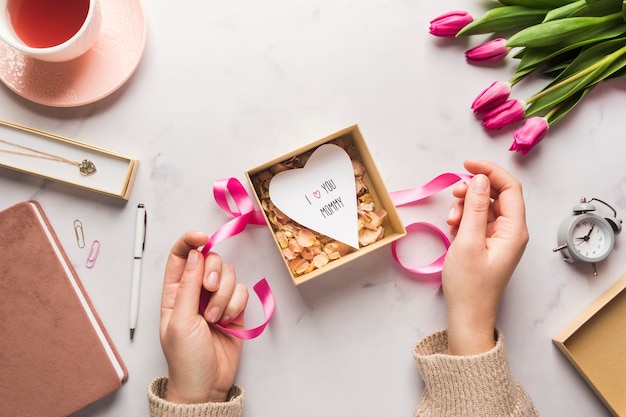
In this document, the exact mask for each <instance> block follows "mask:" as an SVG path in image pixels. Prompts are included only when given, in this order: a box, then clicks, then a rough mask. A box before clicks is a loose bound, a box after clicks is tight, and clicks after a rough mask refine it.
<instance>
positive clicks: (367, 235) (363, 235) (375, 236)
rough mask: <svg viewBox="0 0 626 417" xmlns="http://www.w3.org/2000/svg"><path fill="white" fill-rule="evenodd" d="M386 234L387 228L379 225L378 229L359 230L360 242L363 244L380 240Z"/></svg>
mask: <svg viewBox="0 0 626 417" xmlns="http://www.w3.org/2000/svg"><path fill="white" fill-rule="evenodd" d="M384 236H385V229H383V228H382V227H379V228H378V229H376V230H370V229H361V230H359V243H360V244H361V246H367V245H371V244H372V243H375V242H378V241H379V240H380V239H382V238H383V237H384Z"/></svg>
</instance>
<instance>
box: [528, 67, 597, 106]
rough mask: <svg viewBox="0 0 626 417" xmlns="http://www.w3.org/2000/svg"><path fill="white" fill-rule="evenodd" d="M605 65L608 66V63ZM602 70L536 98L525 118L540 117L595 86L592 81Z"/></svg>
mask: <svg viewBox="0 0 626 417" xmlns="http://www.w3.org/2000/svg"><path fill="white" fill-rule="evenodd" d="M605 65H606V66H608V63H607V64H605ZM603 70H604V68H598V69H596V71H597V72H596V71H593V72H591V73H589V74H587V75H585V76H582V77H580V78H578V79H576V80H574V81H572V82H569V83H567V84H564V85H562V86H561V87H559V88H557V89H554V90H552V91H551V92H549V93H547V94H545V95H544V96H542V97H540V98H538V99H537V100H536V101H534V102H532V103H530V105H529V106H528V108H527V110H526V113H525V116H526V117H532V116H537V115H540V114H542V113H545V112H546V111H548V110H550V109H552V108H554V107H556V106H557V105H559V104H560V103H563V102H564V101H565V100H567V99H569V98H570V97H572V96H573V95H574V94H576V93H577V92H579V91H581V90H584V89H585V88H587V87H589V86H590V85H593V84H595V83H596V82H595V81H594V80H595V79H596V78H597V75H598V73H601V72H603Z"/></svg>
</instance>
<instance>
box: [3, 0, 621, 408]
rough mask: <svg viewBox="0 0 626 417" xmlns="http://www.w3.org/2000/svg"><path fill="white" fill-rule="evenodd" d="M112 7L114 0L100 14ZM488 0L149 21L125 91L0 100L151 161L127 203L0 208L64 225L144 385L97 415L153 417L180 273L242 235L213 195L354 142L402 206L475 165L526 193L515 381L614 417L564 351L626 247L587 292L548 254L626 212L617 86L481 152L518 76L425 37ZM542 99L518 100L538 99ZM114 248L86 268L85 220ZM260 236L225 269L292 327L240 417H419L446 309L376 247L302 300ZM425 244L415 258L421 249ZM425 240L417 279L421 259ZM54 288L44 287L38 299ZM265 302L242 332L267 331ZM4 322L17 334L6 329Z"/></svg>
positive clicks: (50, 189)
mask: <svg viewBox="0 0 626 417" xmlns="http://www.w3.org/2000/svg"><path fill="white" fill-rule="evenodd" d="M104 1H106V0H104ZM482 7H483V4H482V2H479V1H473V2H463V1H460V0H441V1H437V2H426V1H419V0H404V1H390V0H365V1H361V2H354V1H349V0H309V1H300V2H292V1H286V0H270V1H266V2H258V1H251V0H241V1H237V2H219V3H218V2H193V3H190V2H178V3H176V5H174V3H171V2H170V3H166V2H162V1H161V2H159V1H153V2H146V4H145V10H146V15H147V19H148V42H147V47H146V50H145V55H144V57H143V60H142V62H141V64H140V66H139V68H138V70H137V71H136V73H135V74H134V76H133V77H132V78H131V79H130V80H129V82H128V83H127V84H126V85H125V86H124V87H123V88H121V89H120V90H119V91H117V92H116V93H114V94H113V95H112V96H110V97H108V98H106V99H104V100H101V101H99V102H97V103H95V104H92V105H87V106H84V107H80V108H71V109H58V108H50V107H44V106H40V105H37V104H33V103H31V102H28V101H26V100H24V99H22V98H20V97H19V96H17V95H15V94H14V93H13V92H11V91H10V90H9V89H7V88H4V87H2V88H0V108H1V109H2V111H1V113H2V114H1V118H2V119H5V120H9V121H12V122H16V123H21V124H25V125H29V126H31V127H35V128H38V129H42V130H47V131H51V132H53V133H57V134H60V135H63V136H68V137H71V138H75V139H78V140H82V141H84V142H87V143H90V144H93V145H97V146H101V147H104V148H107V149H111V150H114V151H117V152H120V153H123V154H128V155H131V156H134V157H136V158H138V159H140V161H141V165H140V168H139V172H138V175H137V179H136V182H135V186H134V189H133V192H132V195H131V197H130V200H129V201H128V202H127V203H123V202H121V201H118V200H114V199H110V198H107V197H103V196H99V195H97V194H94V193H90V192H85V191H80V190H77V189H74V188H72V187H68V186H66V185H62V184H58V183H55V182H49V181H43V180H41V179H38V178H35V177H31V176H27V175H23V174H18V173H16V172H13V171H9V170H4V169H0V190H1V191H0V206H1V207H3V208H4V207H8V206H9V205H12V204H14V203H17V202H19V201H22V200H26V199H36V200H38V201H39V202H40V203H41V204H42V205H43V207H44V209H45V210H46V212H47V213H48V215H49V217H50V218H51V221H52V223H53V225H54V227H55V228H56V230H57V232H58V234H59V236H60V238H61V240H62V242H63V244H64V245H65V247H66V249H67V251H68V254H69V256H70V258H71V260H72V262H73V264H74V265H75V267H76V269H77V271H78V273H79V275H80V276H81V278H82V280H83V283H84V285H85V287H86V288H87V290H88V292H89V295H90V296H91V298H92V299H93V301H94V303H95V305H96V308H97V309H98V311H99V313H100V315H101V317H102V319H103V321H104V323H105V325H106V326H107V328H108V330H109V332H110V334H111V336H112V337H113V339H114V341H115V343H116V345H117V347H118V348H119V350H120V352H121V354H122V356H123V358H124V360H125V362H126V364H127V366H128V369H129V372H130V379H129V380H128V382H127V383H126V384H125V385H124V386H123V387H122V388H121V389H120V390H119V391H118V392H117V393H116V394H114V395H113V396H111V397H109V398H106V399H104V400H102V401H100V402H98V403H97V404H95V405H93V406H91V407H89V408H87V409H85V410H83V411H82V412H80V413H78V414H77V415H80V416H82V417H87V416H89V417H96V416H98V417H105V416H106V417H119V416H147V415H148V408H147V401H146V394H145V393H146V388H147V385H148V383H149V382H150V380H151V379H152V378H154V377H156V376H159V375H162V374H164V373H165V372H166V365H165V361H164V358H163V356H162V353H161V349H160V345H159V341H158V334H157V329H158V319H159V297H160V292H161V281H162V271H163V267H164V263H165V259H166V255H167V253H168V250H169V248H170V246H171V244H172V243H173V242H174V240H175V239H176V238H177V237H178V236H179V235H180V234H181V233H182V232H184V231H185V230H187V229H200V230H203V231H205V232H207V233H212V232H213V231H214V230H215V229H216V228H217V227H219V226H220V225H221V224H223V223H224V222H225V221H226V220H228V217H227V216H226V214H225V213H223V212H222V211H221V210H220V209H219V208H218V207H217V206H216V204H215V203H214V201H213V198H212V193H211V187H212V183H213V181H214V180H216V179H218V178H222V177H228V176H234V177H237V178H239V179H240V180H242V181H245V177H244V172H245V171H246V170H247V169H250V168H252V167H255V166H257V165H260V164H262V163H264V162H266V161H268V160H270V159H273V158H275V157H276V156H278V155H281V154H283V153H286V152H289V151H291V150H293V149H295V148H297V147H300V146H303V145H305V144H307V143H308V142H312V141H313V140H316V139H318V138H320V137H323V136H326V135H328V134H330V133H333V132H335V131H337V130H339V129H342V128H344V127H346V126H349V125H351V124H354V123H358V124H359V125H360V127H361V130H362V133H363V135H364V136H365V138H366V140H367V142H368V145H369V147H370V149H371V151H372V153H373V156H374V159H375V161H376V162H377V164H378V167H379V169H380V171H381V173H382V175H383V178H384V180H385V182H386V184H387V186H388V188H389V190H400V189H404V188H409V187H416V186H419V185H422V184H423V183H425V182H426V181H427V180H429V179H431V178H432V177H434V176H435V175H437V174H439V173H441V172H444V171H454V172H462V161H463V159H465V158H469V157H471V158H484V159H489V160H492V161H494V162H497V163H499V164H501V165H503V166H504V167H506V168H507V169H509V170H510V171H511V172H512V173H514V174H515V175H516V176H517V177H518V178H519V179H520V180H521V181H522V182H523V185H524V189H525V197H526V202H527V207H528V224H529V228H530V235H531V240H530V243H529V245H528V249H527V251H526V254H525V256H524V258H523V259H522V262H521V264H520V266H519V268H518V269H517V272H516V273H515V276H514V278H513V280H512V282H511V284H510V286H509V287H508V289H507V291H506V294H505V296H504V299H503V302H502V308H501V315H500V320H499V324H500V326H501V327H502V328H503V330H504V332H505V334H506V337H507V343H508V351H509V358H510V363H511V368H512V372H513V373H514V376H515V377H516V378H517V379H519V380H520V381H521V383H522V384H523V385H524V386H525V387H526V388H527V390H528V391H529V392H530V394H531V396H532V397H533V399H534V401H535V403H536V405H537V407H538V409H539V411H540V413H541V414H542V415H543V416H557V415H558V416H561V415H566V416H572V417H575V416H608V415H609V412H608V411H607V410H606V409H605V408H604V406H603V405H602V404H601V402H600V401H599V399H598V398H597V397H596V396H595V395H594V394H593V393H592V391H591V390H590V389H589V387H588V386H587V385H586V384H585V383H584V382H583V380H582V378H581V377H580V376H579V375H578V374H577V373H576V371H575V370H574V368H573V367H572V366H571V365H570V364H569V363H568V362H567V361H566V360H565V358H564V356H562V355H561V353H560V352H559V351H558V350H557V349H556V347H555V346H554V345H553V344H552V342H551V338H552V336H553V335H554V334H555V333H556V332H557V331H558V330H560V329H561V328H562V327H563V326H564V325H565V324H566V323H568V322H569V321H570V320H571V319H573V318H574V317H575V316H576V315H577V314H578V313H579V312H580V311H581V310H582V309H583V308H584V307H586V306H587V305H588V304H589V303H590V302H592V301H593V300H594V299H595V298H596V297H597V296H598V295H599V294H601V293H602V292H603V291H604V290H605V289H607V288H608V287H609V286H610V285H611V284H612V283H613V282H615V281H616V280H617V279H618V278H619V277H620V276H621V275H622V274H624V272H626V257H624V250H625V247H626V246H625V245H624V243H623V239H624V236H619V237H618V242H617V247H616V248H615V253H614V254H613V255H612V256H611V257H610V258H609V259H608V260H607V261H605V262H603V263H601V264H600V265H599V266H598V270H599V275H598V276H597V277H593V276H592V275H591V270H590V267H588V266H586V265H569V264H566V263H565V262H563V261H562V260H561V259H560V256H559V255H558V254H554V253H553V252H552V248H553V247H554V246H555V244H556V232H557V228H558V225H559V223H560V221H561V219H562V218H563V217H564V216H567V215H569V213H570V210H571V207H572V205H573V204H574V203H576V202H577V201H578V199H579V198H580V197H582V196H587V197H599V198H602V199H604V200H606V201H608V202H611V203H612V204H613V205H614V206H615V208H616V209H617V211H618V214H622V215H623V214H624V212H626V173H625V171H624V168H623V167H624V156H623V150H624V144H623V140H624V137H623V136H624V133H623V126H624V124H623V109H624V91H625V90H626V83H625V82H624V81H623V80H617V81H613V82H611V83H610V84H606V85H602V86H600V87H598V88H596V90H595V91H593V92H592V94H590V95H589V96H588V97H587V98H585V100H584V103H583V104H582V105H581V106H579V108H577V109H575V110H574V111H572V112H571V113H570V115H569V116H568V117H567V118H566V119H564V120H563V121H562V122H561V123H560V124H559V125H558V126H556V127H555V128H554V129H553V130H552V131H551V132H550V133H549V136H548V137H547V138H546V139H545V141H544V143H542V144H541V145H540V146H539V147H538V148H537V149H536V150H534V151H533V152H532V153H530V154H529V155H527V156H526V157H521V156H520V155H518V154H513V153H510V152H508V147H509V144H510V141H511V138H512V131H511V130H505V131H502V132H498V133H495V134H488V133H486V132H485V131H484V130H483V129H482V128H481V126H480V125H479V124H478V123H477V121H476V120H475V119H474V117H473V115H472V113H471V111H470V110H469V104H470V103H471V101H472V99H473V98H474V96H475V95H476V94H477V93H478V92H479V91H480V90H482V89H483V88H484V87H486V86H487V85H488V84H489V83H491V82H492V81H494V80H496V79H506V78H508V75H509V74H510V73H511V69H512V68H513V65H514V62H513V61H512V60H508V61H507V63H505V64H496V65H493V66H490V67H480V66H472V65H468V64H467V63H466V62H465V60H464V56H463V51H464V50H465V49H466V48H467V47H469V46H470V45H472V44H475V43H477V42H478V41H479V38H476V39H471V40H469V41H468V40H460V41H446V40H441V39H436V38H434V37H431V36H430V35H429V34H428V31H427V29H428V21H429V20H430V18H432V17H434V16H436V15H439V14H441V13H443V12H445V11H448V10H453V9H459V8H467V9H468V10H470V11H471V12H474V13H475V14H477V15H478V14H480V12H481V11H482V10H483V8H482ZM537 85H540V83H538V82H537V83H535V84H533V83H530V84H526V85H520V88H519V89H517V90H516V93H515V95H516V96H517V97H519V98H525V97H526V96H527V95H530V93H532V92H534V90H535V87H536V86H537ZM140 202H141V203H144V204H145V205H146V207H147V210H148V213H149V218H148V220H149V224H148V236H147V243H146V256H145V257H146V259H145V264H144V272H143V282H142V288H141V305H140V316H139V325H138V330H137V333H136V334H135V340H134V341H133V342H132V343H131V342H130V340H129V337H128V324H127V323H128V319H127V314H128V299H129V292H130V281H129V280H130V272H131V246H132V241H133V227H134V220H135V207H136V205H137V203H140ZM450 202H451V195H450V192H449V191H446V192H444V193H442V194H440V195H438V196H436V197H434V198H432V199H430V200H429V201H428V202H427V203H425V204H422V205H418V206H414V207H411V208H402V209H401V210H400V213H401V216H402V217H403V219H404V220H405V221H406V222H407V223H408V222H411V221H416V220H422V221H430V222H434V223H436V224H438V225H440V226H441V227H444V226H445V217H446V214H447V211H448V207H449V204H450ZM76 218H78V219H81V220H82V222H83V224H84V227H85V232H86V239H87V240H88V242H91V240H93V239H99V240H100V241H101V242H102V249H101V253H100V257H99V259H98V261H97V264H96V266H95V267H94V268H93V269H87V268H85V266H84V261H85V257H86V255H87V251H86V249H79V248H78V247H77V245H76V242H75V239H74V230H73V228H72V222H73V221H74V219H76ZM271 239H272V237H271V235H270V233H269V231H268V230H267V229H265V228H260V227H257V228H250V229H249V230H247V231H246V232H245V233H244V234H243V235H240V236H239V237H237V238H234V239H231V240H230V241H227V242H224V243H221V244H220V245H219V246H217V247H216V248H215V249H216V250H217V251H218V252H220V253H221V254H222V256H223V257H224V258H225V260H226V261H228V262H231V263H233V264H235V266H236V268H237V270H238V275H239V278H240V280H241V281H243V282H245V283H246V284H248V285H249V286H252V284H254V282H256V281H257V280H258V279H259V278H261V277H267V279H268V281H269V282H270V285H271V286H272V288H273V290H274V293H275V296H276V299H277V310H276V314H275V316H274V318H273V320H272V322H271V324H270V326H269V327H268V328H267V330H266V332H265V333H264V334H263V335H262V336H261V337H259V338H258V339H255V340H252V341H249V342H246V343H245V345H244V355H243V361H242V363H241V367H240V371H239V374H238V377H237V382H238V383H239V384H241V385H243V386H244V387H245V388H246V390H247V395H246V403H245V410H244V415H246V416H261V415H274V416H287V415H289V416H291V415H298V416H301V417H306V416H320V415H325V416H345V415H359V416H372V417H374V416H376V417H378V416H381V415H389V416H391V415H393V416H409V415H412V413H413V411H414V409H415V407H416V405H417V403H418V400H419V397H420V394H421V391H422V388H423V384H422V381H421V379H420V377H419V375H418V372H417V369H416V367H415V365H414V363H413V360H412V356H411V348H412V346H413V344H414V343H415V342H416V341H417V340H418V339H419V338H421V337H422V336H424V335H426V334H427V333H429V332H431V331H434V330H437V329H439V328H441V327H442V326H444V324H445V320H444V300H443V298H442V295H441V293H440V292H439V291H438V290H437V289H436V288H434V287H433V286H432V285H429V284H424V283H421V282H419V281H416V280H414V279H413V278H412V277H411V276H410V275H409V274H408V273H406V272H404V271H403V270H401V269H400V268H399V267H398V266H397V265H396V264H395V263H394V261H393V259H392V257H391V255H390V251H389V250H388V249H387V248H386V249H382V250H380V251H378V252H376V253H374V254H372V255H371V256H370V257H369V258H368V259H362V260H359V261H357V262H354V263H353V264H350V265H348V266H347V267H345V268H340V269H338V270H335V271H333V272H331V273H329V274H328V275H326V276H323V277H321V278H319V279H317V280H314V281H312V282H309V283H307V284H304V285H302V286H299V287H295V286H294V285H292V283H291V281H290V279H289V277H288V275H287V272H286V271H285V270H284V267H283V264H282V262H281V260H280V258H279V255H278V254H277V253H276V249H275V247H274V246H273V243H272V241H271ZM420 243H421V244H420ZM427 246H429V245H427V242H426V241H425V240H424V241H419V239H418V240H416V241H415V246H414V251H415V254H414V256H415V262H416V264H419V263H420V262H421V261H424V260H427V259H426V258H427V256H428V255H430V254H429V253H427V254H426V255H427V256H426V257H425V255H420V254H421V253H423V252H425V249H424V248H425V247H427ZM44 285H45V284H44ZM261 316H262V314H261V311H260V307H259V306H258V305H257V303H256V302H255V301H252V302H251V305H250V313H249V316H248V323H249V324H250V325H253V324H254V323H255V322H259V321H260V320H261ZM4 319H7V318H4Z"/></svg>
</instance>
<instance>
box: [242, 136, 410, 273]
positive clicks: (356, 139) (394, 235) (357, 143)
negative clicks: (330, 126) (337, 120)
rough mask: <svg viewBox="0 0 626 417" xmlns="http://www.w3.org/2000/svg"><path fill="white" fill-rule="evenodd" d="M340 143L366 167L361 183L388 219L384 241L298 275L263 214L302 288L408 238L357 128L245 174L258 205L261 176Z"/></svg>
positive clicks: (301, 148) (261, 203)
mask: <svg viewBox="0 0 626 417" xmlns="http://www.w3.org/2000/svg"><path fill="white" fill-rule="evenodd" d="M337 141H339V142H340V143H342V144H345V145H346V146H350V147H351V149H352V150H354V149H356V151H357V152H356V153H357V156H356V158H357V159H358V160H360V162H362V164H363V165H364V167H365V174H364V176H363V178H362V179H363V182H364V183H365V185H366V187H367V189H368V191H369V194H371V195H372V197H373V200H374V203H375V209H376V210H380V209H382V210H384V211H385V212H386V216H385V217H384V220H383V223H382V227H383V228H384V237H383V238H382V239H381V240H378V241H377V242H375V243H372V244H369V245H367V246H360V247H359V249H358V250H357V249H354V250H353V251H352V252H350V253H348V254H346V255H343V256H341V257H340V258H339V259H336V260H332V261H330V262H329V263H328V264H326V265H325V266H322V267H320V268H318V269H314V270H312V271H310V272H306V273H303V274H297V273H294V271H293V270H292V268H291V267H290V264H289V262H288V260H287V259H286V258H285V257H284V256H283V253H282V248H281V245H280V243H279V242H278V240H277V239H276V235H275V232H276V230H274V229H273V228H272V225H271V224H270V221H269V219H268V213H267V212H266V211H265V210H263V209H262V210H261V211H262V212H263V215H264V216H265V220H266V222H267V224H268V227H269V228H270V231H271V232H272V235H273V236H274V242H275V243H276V247H277V249H278V254H277V257H279V258H280V259H282V260H283V262H284V263H285V266H286V268H287V271H288V273H289V276H290V277H291V279H292V281H293V283H294V284H295V285H300V284H302V283H304V282H307V281H309V280H312V279H314V278H317V277H319V276H320V275H322V274H324V273H325V272H328V271H330V270H332V269H335V268H338V267H340V266H343V265H345V264H347V263H348V262H354V261H355V260H357V259H359V258H360V257H362V256H366V255H367V254H368V253H371V252H372V251H374V250H377V249H380V248H382V247H384V246H387V245H389V244H390V243H392V242H393V241H395V240H397V239H400V238H401V237H403V236H405V235H406V230H405V228H404V225H403V224H402V221H401V220H400V217H399V216H398V213H397V211H396V207H395V205H394V204H393V202H392V200H391V197H390V195H389V192H388V191H387V188H386V186H385V184H384V183H383V181H382V178H381V175H380V174H379V171H378V169H377V167H376V164H375V163H374V160H373V159H372V155H371V153H370V151H369V149H368V147H367V145H366V143H365V140H364V139H363V136H362V135H361V132H360V130H359V127H358V126H357V125H353V126H349V127H347V128H345V129H342V130H340V131H338V132H335V133H333V134H331V135H329V136H326V137H324V138H322V139H319V140H316V141H314V142H312V143H310V144H308V145H306V146H303V147H300V148H298V149H295V150H294V151H292V152H289V153H287V154H285V155H282V156H279V157H277V158H275V159H273V160H271V161H269V162H266V163H264V164H262V165H260V166H257V167H256V168H253V169H250V170H248V171H247V172H246V178H247V180H248V182H249V184H250V186H251V188H252V189H253V191H254V196H255V198H256V201H257V204H258V205H259V206H260V207H262V208H263V201H262V199H261V195H262V190H260V187H259V186H258V176H259V175H260V174H262V173H264V172H267V171H268V170H271V169H272V167H274V166H275V165H277V164H282V163H285V162H287V161H290V160H292V159H293V158H297V157H298V156H301V155H305V154H308V153H310V152H312V151H314V150H315V149H317V148H318V147H320V146H322V145H324V144H327V143H337ZM294 169H295V168H294ZM355 198H356V193H355ZM356 215H357V214H356V213H355V216H356Z"/></svg>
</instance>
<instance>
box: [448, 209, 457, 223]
mask: <svg viewBox="0 0 626 417" xmlns="http://www.w3.org/2000/svg"><path fill="white" fill-rule="evenodd" d="M455 214H456V209H455V208H454V206H453V207H450V211H449V212H448V220H452V219H454V215H455Z"/></svg>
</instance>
